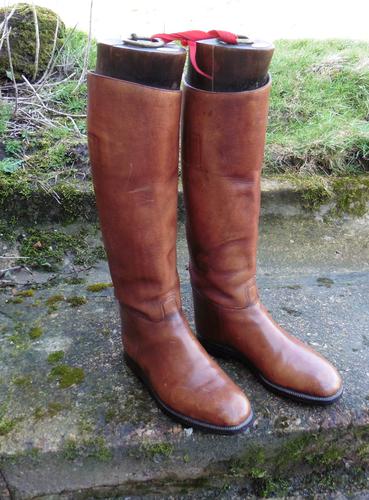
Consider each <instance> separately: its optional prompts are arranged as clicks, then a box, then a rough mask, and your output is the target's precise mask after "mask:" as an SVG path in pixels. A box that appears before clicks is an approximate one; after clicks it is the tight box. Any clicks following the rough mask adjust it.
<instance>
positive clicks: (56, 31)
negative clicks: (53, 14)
mask: <svg viewBox="0 0 369 500" xmlns="http://www.w3.org/2000/svg"><path fill="white" fill-rule="evenodd" d="M59 27H60V18H59V16H57V18H56V27H55V33H54V42H53V48H52V50H51V54H50V59H49V62H48V63H47V66H46V69H45V71H44V73H43V75H42V76H41V78H40V79H39V81H38V83H42V82H43V81H44V80H45V79H46V76H47V74H48V72H49V70H50V68H51V65H52V63H53V61H54V55H55V50H56V45H57V43H58V34H59Z"/></svg>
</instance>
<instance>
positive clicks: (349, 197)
mask: <svg viewBox="0 0 369 500" xmlns="http://www.w3.org/2000/svg"><path fill="white" fill-rule="evenodd" d="M332 189H333V192H334V195H335V198H336V207H335V210H334V212H335V215H338V216H340V215H343V214H350V215H354V216H358V217H359V216H362V215H364V214H365V213H366V211H367V206H368V204H369V177H364V176H360V177H356V178H353V177H351V178H347V177H345V178H341V179H340V178H338V179H335V180H334V181H333V187H332Z"/></svg>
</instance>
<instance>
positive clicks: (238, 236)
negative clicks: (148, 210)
mask: <svg viewBox="0 0 369 500" xmlns="http://www.w3.org/2000/svg"><path fill="white" fill-rule="evenodd" d="M270 85H271V84H270V81H269V83H267V84H266V85H265V86H263V87H261V88H258V89H256V90H251V91H242V92H211V91H204V90H199V89H196V88H194V87H192V86H190V85H188V84H185V89H184V99H185V102H184V128H183V141H182V155H183V161H182V171H183V189H184V196H185V205H186V210H187V238H188V243H189V249H190V273H191V282H192V287H193V290H194V306H195V318H196V328H197V333H198V335H199V336H200V338H201V340H202V342H203V344H204V345H205V346H206V347H207V348H208V349H209V350H211V351H212V352H213V353H215V354H223V355H226V356H232V357H235V358H237V359H241V360H242V361H244V362H245V363H248V364H249V365H251V366H252V367H253V369H254V371H255V372H256V373H257V375H258V377H259V378H260V380H261V381H262V382H263V383H264V384H265V385H266V386H267V387H268V388H269V389H271V390H273V391H275V392H278V393H279V394H282V395H284V396H287V397H291V398H294V399H298V400H300V401H301V400H303V401H306V402H311V403H318V404H319V403H320V404H327V403H332V402H333V401H335V400H337V399H338V398H339V396H340V395H341V394H342V381H341V378H340V376H339V374H338V373H337V371H336V369H335V368H334V367H333V366H332V365H331V364H330V363H329V362H328V361H327V360H326V359H324V358H323V357H322V356H321V355H319V354H318V353H317V352H315V351H314V350H312V349H311V348H310V347H308V346H307V345H305V344H303V343H302V342H300V341H299V340H298V339H296V338H295V337H293V336H291V335H289V334H288V333H287V332H285V331H284V330H283V329H282V328H281V327H280V326H279V325H277V324H276V323H275V322H274V321H273V319H272V318H271V317H270V315H269V314H268V312H267V310H266V309H265V307H264V306H263V305H262V304H261V303H260V300H259V296H258V290H257V286H256V281H255V273H256V250H257V237H258V221H259V207H260V171H261V166H262V160H263V154H264V141H265V132H266V123H267V114H268V96H269V91H270Z"/></svg>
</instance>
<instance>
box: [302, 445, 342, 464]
mask: <svg viewBox="0 0 369 500" xmlns="http://www.w3.org/2000/svg"><path fill="white" fill-rule="evenodd" d="M343 457H344V450H343V449H342V448H340V447H338V446H336V445H335V444H330V445H328V447H327V448H326V449H325V450H323V451H320V450H317V451H316V453H314V454H311V455H307V456H306V457H305V460H306V462H307V463H310V464H312V465H319V466H322V465H334V464H337V463H339V462H341V460H342V459H343Z"/></svg>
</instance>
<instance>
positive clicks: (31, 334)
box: [28, 326, 43, 340]
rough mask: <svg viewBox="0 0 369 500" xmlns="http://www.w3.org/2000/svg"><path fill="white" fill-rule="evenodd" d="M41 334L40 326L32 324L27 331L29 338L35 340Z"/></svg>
mask: <svg viewBox="0 0 369 500" xmlns="http://www.w3.org/2000/svg"><path fill="white" fill-rule="evenodd" d="M42 334H43V331H42V328H41V327H40V326H34V327H33V328H31V330H30V331H29V332H28V335H29V338H30V339H31V340H36V339H38V338H40V337H41V335H42Z"/></svg>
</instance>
